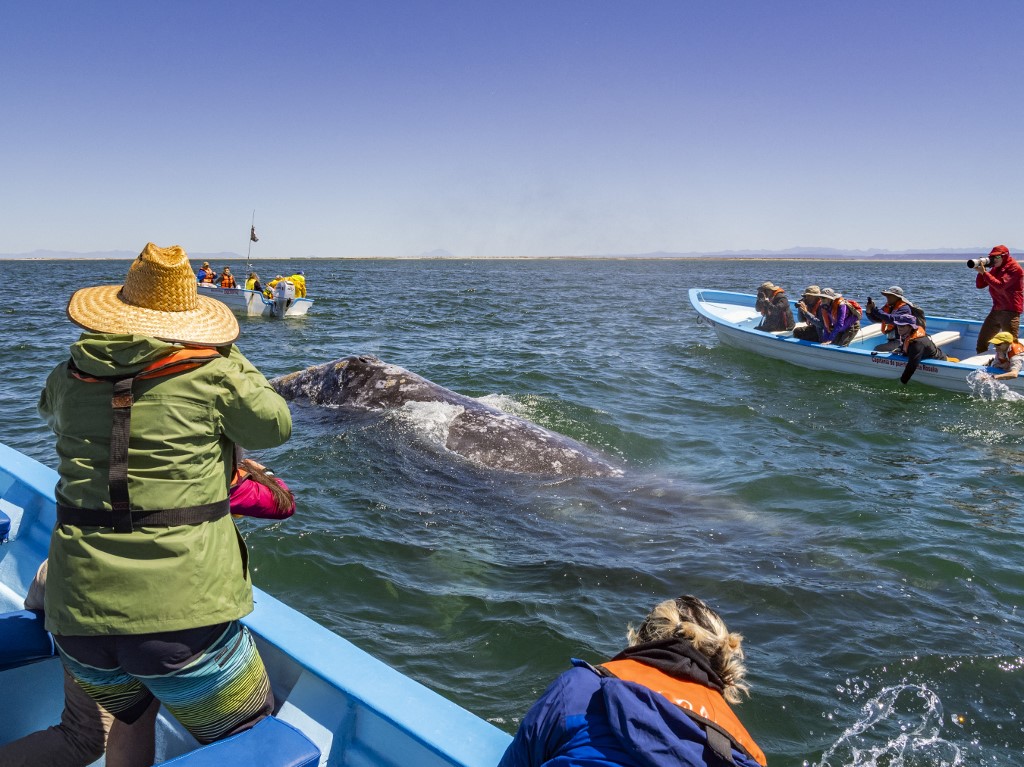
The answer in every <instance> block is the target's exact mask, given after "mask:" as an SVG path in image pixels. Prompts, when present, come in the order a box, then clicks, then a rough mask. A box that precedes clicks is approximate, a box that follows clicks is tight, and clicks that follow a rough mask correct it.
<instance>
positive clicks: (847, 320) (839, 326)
mask: <svg viewBox="0 0 1024 767" xmlns="http://www.w3.org/2000/svg"><path fill="white" fill-rule="evenodd" d="M830 311H831V307H829V308H828V309H823V310H822V313H825V312H830ZM830 321H831V322H832V330H825V329H824V328H823V329H822V333H821V340H822V341H835V340H836V339H837V338H838V337H839V336H841V335H842V334H843V333H845V332H846V331H847V330H849V329H850V328H852V327H853V324H854V323H855V322H857V321H858V320H857V315H856V314H854V313H853V312H852V311H850V307H849V306H847V305H846V302H845V301H843V302H842V303H841V304H839V311H838V312H836V318H835V320H831V317H830Z"/></svg>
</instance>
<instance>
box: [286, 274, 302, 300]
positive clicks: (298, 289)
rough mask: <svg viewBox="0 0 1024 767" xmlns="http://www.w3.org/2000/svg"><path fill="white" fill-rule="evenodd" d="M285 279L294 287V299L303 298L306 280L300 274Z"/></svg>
mask: <svg viewBox="0 0 1024 767" xmlns="http://www.w3.org/2000/svg"><path fill="white" fill-rule="evenodd" d="M287 279H289V280H290V281H291V282H292V284H293V285H295V297H296V298H305V297H306V278H305V277H303V276H302V275H301V274H293V275H292V276H291V277H288V278H287Z"/></svg>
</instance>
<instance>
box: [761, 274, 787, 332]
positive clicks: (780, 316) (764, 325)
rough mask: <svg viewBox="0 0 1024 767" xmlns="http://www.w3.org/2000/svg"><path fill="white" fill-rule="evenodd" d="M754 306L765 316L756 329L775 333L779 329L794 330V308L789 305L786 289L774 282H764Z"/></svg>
mask: <svg viewBox="0 0 1024 767" xmlns="http://www.w3.org/2000/svg"><path fill="white" fill-rule="evenodd" d="M754 308H755V309H757V311H758V312H759V313H760V314H761V316H762V317H763V318H764V319H762V320H761V322H760V324H758V326H757V327H756V328H754V329H755V330H763V331H765V332H766V333H774V332H776V331H779V330H792V329H793V325H794V324H795V323H794V322H793V310H792V309H791V308H790V306H789V299H788V298H787V297H786V291H784V290H783V289H782V288H780V287H779V286H778V285H776V284H774V283H772V282H770V281H769V282H762V283H761V287H759V288H758V289H757V300H756V301H755V302H754Z"/></svg>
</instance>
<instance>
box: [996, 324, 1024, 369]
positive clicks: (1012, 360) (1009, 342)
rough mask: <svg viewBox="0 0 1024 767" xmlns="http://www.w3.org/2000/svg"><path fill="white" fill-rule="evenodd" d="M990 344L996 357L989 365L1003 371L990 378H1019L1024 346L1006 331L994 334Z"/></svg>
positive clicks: (1023, 362)
mask: <svg viewBox="0 0 1024 767" xmlns="http://www.w3.org/2000/svg"><path fill="white" fill-rule="evenodd" d="M992 343H993V344H994V345H995V350H996V356H995V357H993V358H992V361H991V362H990V363H989V364H990V365H991V366H992V367H995V368H999V369H1000V370H1002V371H1003V372H1002V373H997V374H996V375H994V376H992V377H993V378H997V379H1006V378H1016V377H1017V376H1019V375H1020V370H1021V367H1022V366H1024V344H1022V343H1020V342H1019V341H1017V340H1016V339H1015V338H1014V337H1013V335H1012V334H1011V333H1010V332H1009V331H1006V330H1003V331H1000V332H999V333H996V334H995V335H994V336H993V337H992Z"/></svg>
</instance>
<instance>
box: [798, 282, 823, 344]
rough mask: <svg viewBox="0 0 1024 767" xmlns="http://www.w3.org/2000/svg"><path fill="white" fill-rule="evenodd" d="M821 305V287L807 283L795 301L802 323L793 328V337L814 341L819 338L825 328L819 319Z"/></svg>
mask: <svg viewBox="0 0 1024 767" xmlns="http://www.w3.org/2000/svg"><path fill="white" fill-rule="evenodd" d="M821 306H822V304H821V288H820V287H818V286H817V285H808V286H807V288H806V290H804V294H803V295H802V296H801V297H800V300H799V301H797V302H796V308H797V311H798V312H800V321H801V322H803V323H804V324H803V325H799V326H797V327H796V328H794V329H793V338H799V339H800V340H801V341H813V342H814V343H817V342H818V341H820V340H821V334H822V332H823V331H824V329H825V323H823V322H822V321H821Z"/></svg>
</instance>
